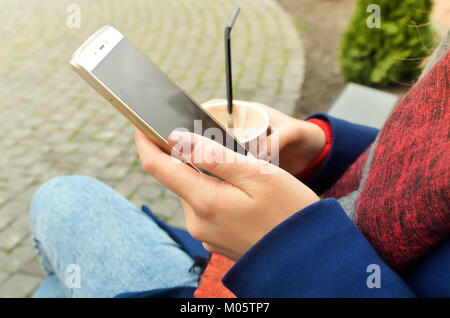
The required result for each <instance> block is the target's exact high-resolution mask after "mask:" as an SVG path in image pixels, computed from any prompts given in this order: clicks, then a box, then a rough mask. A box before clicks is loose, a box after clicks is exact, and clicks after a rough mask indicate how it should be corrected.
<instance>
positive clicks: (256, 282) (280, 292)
mask: <svg viewBox="0 0 450 318" xmlns="http://www.w3.org/2000/svg"><path fill="white" fill-rule="evenodd" d="M314 117H322V118H323V117H326V118H327V119H328V120H329V122H330V123H331V126H332V129H333V143H332V148H331V150H330V153H329V155H328V157H327V159H326V160H325V162H324V164H323V166H322V167H321V168H320V170H319V171H318V173H317V174H316V175H315V176H314V177H313V178H312V179H311V180H310V181H309V182H308V183H307V184H308V186H310V187H311V188H312V189H313V190H315V191H316V192H318V193H320V192H322V191H323V190H324V189H325V188H326V187H327V186H328V185H330V184H332V183H334V182H335V181H336V180H337V179H338V178H339V177H340V176H341V175H342V173H343V172H344V171H345V170H346V169H347V168H348V167H349V166H350V165H351V163H353V162H354V161H355V160H356V158H357V157H358V156H359V155H360V154H361V153H362V152H363V151H364V150H365V149H366V148H367V147H368V146H369V145H370V143H371V142H372V141H373V140H374V139H375V137H376V135H377V133H378V131H377V130H376V129H373V128H369V127H365V126H360V125H355V124H351V123H348V122H346V121H343V120H339V119H336V118H332V117H329V116H328V115H326V114H316V115H314ZM349 134H350V135H351V136H352V143H351V144H350V143H348V142H346V140H348V139H347V138H345V136H348V135H349ZM334 158H340V159H339V160H334ZM143 210H144V211H145V212H147V214H148V215H149V216H150V217H152V218H153V219H154V220H155V221H156V222H157V223H158V224H159V225H160V226H161V227H162V228H163V229H165V230H166V231H167V232H168V233H169V235H170V236H171V237H172V238H173V239H174V240H175V241H177V242H178V243H179V244H180V245H181V246H182V247H183V248H184V250H185V251H186V252H187V253H188V254H189V255H191V256H192V257H195V256H197V255H198V256H203V257H209V253H208V252H207V251H205V250H204V249H203V246H202V244H201V242H199V241H196V240H195V239H193V238H192V237H191V236H190V235H189V233H187V232H186V231H184V230H180V229H175V228H173V227H170V226H168V225H167V224H165V223H164V222H162V221H161V220H159V219H158V218H157V217H156V216H155V215H153V213H152V212H151V211H150V210H149V209H148V208H147V207H146V206H143ZM223 284H224V285H225V286H226V287H227V288H228V289H229V290H231V291H232V292H233V293H234V294H235V295H236V296H237V297H450V240H449V239H447V241H445V242H444V243H443V244H441V245H440V246H437V247H436V248H435V249H434V251H433V252H431V253H429V254H427V255H426V256H425V257H423V258H422V259H420V260H419V261H418V262H417V263H416V264H415V265H414V266H413V268H411V269H410V270H409V271H408V272H407V273H402V275H401V276H400V275H398V274H397V273H396V272H394V271H393V270H392V269H390V268H389V267H388V266H387V265H386V264H385V263H384V262H383V260H382V259H381V258H380V257H379V256H378V255H377V253H376V251H375V250H374V249H373V247H372V246H371V245H370V243H369V242H368V241H367V240H366V239H365V237H364V235H363V234H362V233H361V232H360V231H359V229H358V228H357V227H356V225H355V224H354V223H353V221H352V220H350V218H349V217H348V216H347V215H346V213H345V212H344V210H343V209H342V207H341V206H340V204H339V203H338V201H337V200H335V199H332V198H331V199H323V200H320V201H319V202H317V203H314V204H312V205H310V206H308V207H306V208H304V209H302V210H300V211H298V212H297V213H295V214H294V215H292V216H291V217H290V218H288V219H287V220H285V221H284V222H282V223H281V224H279V225H278V226H277V227H275V228H274V229H273V230H272V231H271V232H269V233H268V234H267V235H266V236H265V237H264V238H262V239H261V240H260V241H259V242H258V243H257V244H256V245H255V246H253V247H252V248H251V249H250V250H249V251H248V252H247V253H246V254H245V255H244V256H243V257H242V258H241V259H239V261H238V262H237V263H236V264H235V265H234V266H233V267H232V268H231V270H230V271H229V272H228V273H227V274H226V275H225V277H224V279H223ZM194 291H195V288H192V287H183V286H180V287H177V288H168V289H158V290H149V291H135V292H128V293H124V294H121V295H118V297H192V296H193V293H194Z"/></svg>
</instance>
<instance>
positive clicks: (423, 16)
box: [339, 0, 434, 85]
mask: <svg viewBox="0 0 450 318" xmlns="http://www.w3.org/2000/svg"><path fill="white" fill-rule="evenodd" d="M370 4H377V5H379V7H380V21H381V24H380V26H381V27H380V28H369V27H368V26H367V19H368V17H369V16H370V15H371V14H372V11H371V12H367V7H368V6H369V5H370ZM431 7H432V1H431V0H358V3H357V4H356V9H355V12H354V15H353V18H352V21H351V22H350V24H349V26H348V27H347V29H346V30H345V32H344V34H343V36H342V40H341V45H340V48H339V60H340V65H341V70H342V73H343V75H344V78H345V79H346V80H347V81H352V82H357V83H362V84H367V85H389V84H394V83H405V82H411V81H413V80H415V79H416V78H417V77H418V75H419V74H420V64H421V62H422V60H423V58H425V57H426V56H428V55H429V54H430V53H431V51H432V49H433V47H434V41H433V34H432V30H431V27H430V23H429V17H430V12H431ZM369 21H372V20H369Z"/></svg>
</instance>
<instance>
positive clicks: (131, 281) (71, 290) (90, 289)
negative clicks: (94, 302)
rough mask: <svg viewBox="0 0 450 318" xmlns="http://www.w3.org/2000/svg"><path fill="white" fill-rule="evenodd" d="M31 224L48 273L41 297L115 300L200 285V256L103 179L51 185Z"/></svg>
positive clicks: (37, 201) (36, 202)
mask: <svg viewBox="0 0 450 318" xmlns="http://www.w3.org/2000/svg"><path fill="white" fill-rule="evenodd" d="M30 226H31V232H32V237H33V242H34V244H35V247H36V250H37V253H38V255H39V259H40V263H41V265H42V268H43V269H44V271H45V273H46V274H47V275H48V276H49V278H48V279H47V280H46V281H44V283H42V284H41V286H40V287H39V288H38V290H37V292H36V293H35V295H34V297H61V296H63V295H65V296H66V297H113V296H115V295H118V294H120V293H124V292H138V291H144V290H152V289H161V288H170V287H180V286H189V287H196V286H197V285H198V282H197V281H198V276H199V275H198V273H195V272H192V271H190V270H189V269H190V268H191V266H192V265H193V263H194V261H193V259H192V258H191V257H190V256H189V255H187V254H186V253H185V252H184V251H183V250H182V249H181V248H180V246H179V245H178V244H177V243H176V242H174V241H173V240H172V239H171V238H170V237H169V236H168V234H167V233H166V232H165V231H164V230H162V229H161V228H160V227H159V226H158V225H157V224H156V223H155V222H154V221H153V220H152V219H151V218H150V217H149V216H148V215H146V214H145V213H144V212H142V211H140V210H139V209H137V208H136V207H135V206H133V205H132V204H131V203H130V202H129V201H128V200H126V199H125V198H124V197H122V196H121V195H120V194H119V193H117V192H116V191H114V190H113V189H112V188H110V187H109V186H107V185H105V184H103V183H102V182H100V181H98V180H96V179H93V178H89V177H84V176H64V177H57V178H53V179H51V180H49V181H47V182H46V183H44V184H43V185H42V186H41V187H40V188H39V189H38V190H37V191H36V193H35V194H34V196H33V199H32V201H31V208H30ZM72 264H73V265H72ZM78 274H79V275H78ZM78 278H79V279H78Z"/></svg>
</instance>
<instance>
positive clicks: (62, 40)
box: [0, 0, 303, 297]
mask: <svg viewBox="0 0 450 318" xmlns="http://www.w3.org/2000/svg"><path fill="white" fill-rule="evenodd" d="M72 3H75V4H78V5H79V7H80V9H81V27H80V28H73V29H71V28H69V27H67V24H66V20H67V18H68V16H69V15H70V13H68V12H67V8H68V6H69V5H70V4H72ZM236 4H239V5H240V6H241V8H242V12H241V15H240V17H239V20H238V22H237V24H236V26H235V29H234V30H233V35H232V36H233V43H232V46H233V66H234V82H235V92H236V97H237V98H240V99H247V100H254V101H259V102H263V103H266V104H269V105H274V106H276V107H277V108H279V109H281V110H283V111H285V112H287V113H291V112H292V110H293V107H294V104H295V100H296V99H297V98H298V95H299V88H300V86H301V83H302V78H303V55H302V49H301V43H300V40H299V38H298V36H297V33H296V30H295V27H294V25H293V23H292V21H291V18H290V17H289V15H288V14H287V13H286V12H284V11H283V10H282V9H281V7H279V5H278V4H277V3H276V2H274V1H273V0H242V1H238V0H147V1H144V0H142V1H138V0H127V1H125V0H123V1H118V0H104V1H93V0H83V1H82V0H70V1H63V0H14V1H10V0H0V21H2V23H1V24H0V96H1V98H0V154H1V156H0V297H26V296H31V295H32V293H33V292H34V291H35V289H36V288H37V286H38V284H39V283H40V282H41V281H42V280H43V279H44V275H43V273H42V271H41V269H40V267H39V264H38V261H37V258H36V256H35V253H34V250H33V247H32V241H31V238H30V233H29V227H28V208H29V202H30V198H31V196H32V194H33V192H34V191H35V190H36V188H37V187H38V186H39V185H40V184H42V183H43V182H45V181H46V180H48V179H49V178H51V177H54V176H59V175H68V174H81V175H88V176H92V177H95V178H98V179H100V180H102V181H104V182H106V183H108V184H109V185H111V186H112V187H114V188H115V189H117V191H119V192H121V193H122V194H123V195H124V196H126V197H127V198H128V199H130V200H131V201H132V202H133V203H135V204H136V205H137V206H139V205H141V204H142V203H146V204H148V205H149V206H150V207H151V208H152V210H154V211H155V213H156V214H158V215H159V216H160V217H162V218H163V219H165V220H166V221H168V222H169V223H170V224H172V225H175V226H180V227H183V226H184V218H183V214H182V210H181V207H180V204H179V202H178V200H177V197H176V196H175V195H174V194H173V193H171V192H170V191H169V190H167V189H165V188H164V187H162V186H161V185H159V184H158V183H157V182H156V181H155V179H153V178H152V177H150V176H149V175H147V174H146V173H145V172H143V170H142V168H141V165H140V162H139V160H138V156H137V152H136V149H135V146H134V143H133V132H134V128H133V126H132V125H131V124H130V123H129V122H128V121H127V120H126V119H124V118H123V117H122V116H121V115H120V114H119V113H118V112H117V111H115V110H114V109H113V108H112V107H111V106H110V105H109V104H107V103H106V102H105V101H104V100H103V99H102V98H101V97H100V96H99V95H98V94H97V93H95V91H94V90H93V89H91V88H90V87H88V85H87V84H85V83H84V82H83V81H82V80H81V79H80V78H79V77H78V76H77V75H76V74H75V73H74V72H72V70H71V69H70V67H69V60H70V57H71V55H72V53H73V52H74V50H75V49H76V48H77V47H78V46H79V45H80V44H81V43H82V42H83V41H84V40H85V39H86V38H87V37H88V36H89V35H90V34H92V33H93V32H94V31H95V30H97V29H98V28H99V27H101V26H103V25H105V24H110V25H113V26H115V27H116V28H117V29H119V30H120V31H121V32H122V33H124V34H125V35H126V36H127V37H128V38H129V39H130V40H131V41H132V42H134V43H136V44H137V46H139V47H140V48H141V49H142V50H143V51H144V52H145V53H146V54H147V55H148V56H150V57H151V58H152V59H153V60H154V61H155V62H157V64H159V65H160V66H161V67H162V69H163V70H165V71H166V72H167V73H168V74H170V75H171V77H173V78H174V79H175V80H177V81H178V82H179V83H180V84H181V85H182V86H183V87H184V88H186V89H187V90H188V91H189V92H190V93H191V94H192V95H193V96H194V97H195V98H196V99H197V100H199V101H201V102H202V101H205V100H208V99H210V98H215V97H222V98H224V97H225V96H226V94H225V86H224V83H225V81H224V77H225V72H224V71H225V70H224V49H223V28H224V26H225V24H226V23H227V21H228V18H229V16H230V14H231V12H232V9H233V7H234V6H235V5H236Z"/></svg>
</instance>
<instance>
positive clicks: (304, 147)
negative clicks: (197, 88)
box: [205, 99, 326, 176]
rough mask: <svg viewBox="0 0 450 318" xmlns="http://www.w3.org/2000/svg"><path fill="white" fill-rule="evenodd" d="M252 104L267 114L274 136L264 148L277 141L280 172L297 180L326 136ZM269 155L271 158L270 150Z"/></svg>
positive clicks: (313, 125)
mask: <svg viewBox="0 0 450 318" xmlns="http://www.w3.org/2000/svg"><path fill="white" fill-rule="evenodd" d="M224 101H225V100H220V99H214V100H210V101H207V102H206V103H205V104H209V103H215V102H224ZM252 104H254V105H255V106H258V107H260V108H262V109H264V110H265V111H266V112H267V114H268V115H269V125H270V130H271V131H272V132H274V131H276V132H277V133H276V134H273V135H271V136H270V135H269V137H268V139H267V144H268V145H270V144H271V138H273V137H275V136H277V137H279V146H278V151H279V166H280V168H282V169H284V170H286V171H287V172H289V173H290V174H292V175H294V176H296V175H298V174H299V173H301V172H302V171H303V170H304V169H305V168H306V167H307V166H308V165H309V164H310V163H311V162H312V161H313V160H314V159H316V158H317V156H319V154H320V152H321V151H322V149H323V147H324V146H325V142H326V138H325V134H324V132H323V130H322V129H321V128H320V127H318V126H317V125H315V124H312V123H309V122H307V121H304V120H299V119H296V118H293V117H290V116H288V115H286V114H284V113H282V112H280V111H278V110H275V109H273V108H271V107H269V106H266V105H264V104H260V103H252ZM268 155H269V156H270V155H271V153H270V147H269V149H268Z"/></svg>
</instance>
